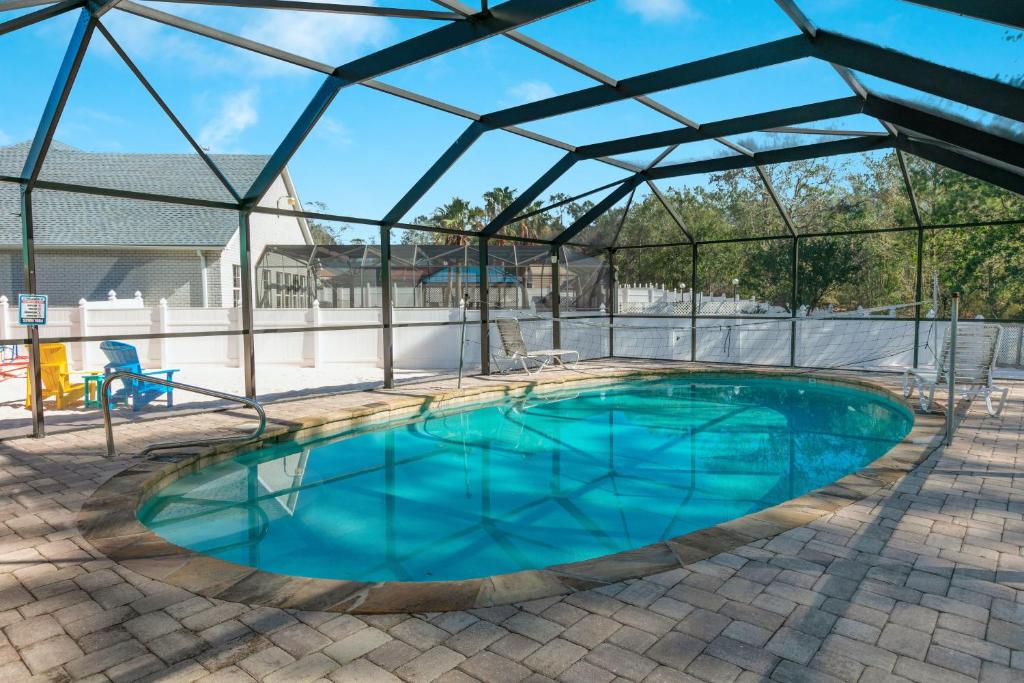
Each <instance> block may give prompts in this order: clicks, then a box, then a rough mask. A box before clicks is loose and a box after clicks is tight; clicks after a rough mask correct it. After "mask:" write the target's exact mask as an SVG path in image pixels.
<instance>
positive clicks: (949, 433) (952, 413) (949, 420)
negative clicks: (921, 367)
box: [946, 292, 960, 446]
mask: <svg viewBox="0 0 1024 683" xmlns="http://www.w3.org/2000/svg"><path fill="white" fill-rule="evenodd" d="M959 318H960V293H959V292H954V293H953V301H952V304H951V308H950V312H949V361H948V362H947V363H946V383H947V389H948V394H949V397H948V398H947V399H946V445H947V446H948V445H949V444H951V443H953V432H954V431H956V427H955V425H954V424H953V420H955V419H956V326H957V322H958V321H959Z"/></svg>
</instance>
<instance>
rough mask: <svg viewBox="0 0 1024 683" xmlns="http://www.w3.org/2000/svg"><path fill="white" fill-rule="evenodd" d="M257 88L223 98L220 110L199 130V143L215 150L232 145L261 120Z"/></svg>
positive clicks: (224, 149) (222, 149)
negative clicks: (257, 109)
mask: <svg viewBox="0 0 1024 683" xmlns="http://www.w3.org/2000/svg"><path fill="white" fill-rule="evenodd" d="M257 94H258V93H257V91H256V89H255V88H250V89H248V90H241V91H239V92H235V93H228V94H227V95H225V96H224V97H223V99H222V100H221V107H220V111H219V112H217V115H216V116H215V117H214V118H213V119H211V120H210V121H207V123H206V125H204V126H203V128H202V130H200V131H199V144H201V145H202V146H204V147H206V148H208V149H210V150H211V151H214V152H223V151H226V150H227V149H229V148H230V147H231V145H232V144H233V143H234V142H235V141H236V140H237V139H238V136H239V135H241V134H242V133H243V132H244V131H245V130H246V129H248V128H251V127H252V126H254V125H256V123H257V122H258V121H259V120H260V117H259V113H258V112H257V111H256V107H255V104H254V102H255V100H256V96H257Z"/></svg>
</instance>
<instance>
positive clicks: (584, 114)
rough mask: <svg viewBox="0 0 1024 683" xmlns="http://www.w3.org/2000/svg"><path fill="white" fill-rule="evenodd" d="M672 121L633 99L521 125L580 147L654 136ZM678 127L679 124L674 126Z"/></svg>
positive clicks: (669, 126) (670, 124)
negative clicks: (595, 143)
mask: <svg viewBox="0 0 1024 683" xmlns="http://www.w3.org/2000/svg"><path fill="white" fill-rule="evenodd" d="M673 124H674V121H673V120H672V119H671V118H669V117H667V116H665V115H664V114H660V113H658V112H656V111H654V110H653V109H651V108H650V107H647V106H644V105H643V104H640V103H639V102H637V101H635V100H630V99H625V100H619V101H618V102H613V103H611V104H606V105H604V106H601V107H591V108H589V109H582V110H580V111H574V112H572V113H569V114H562V115H561V116H554V117H551V118H548V119H542V120H540V121H531V122H530V123H528V124H524V126H523V127H524V128H528V129H530V130H532V131H535V132H537V133H540V134H541V135H548V136H550V137H555V138H559V139H561V140H564V141H566V142H568V143H570V144H573V145H576V146H580V145H586V144H590V143H594V142H603V141H605V140H614V139H618V138H625V137H630V136H632V135H643V134H644V133H654V132H657V131H660V130H665V129H666V128H671V127H673ZM675 125H679V124H675Z"/></svg>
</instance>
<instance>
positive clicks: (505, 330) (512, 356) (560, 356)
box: [494, 318, 580, 375]
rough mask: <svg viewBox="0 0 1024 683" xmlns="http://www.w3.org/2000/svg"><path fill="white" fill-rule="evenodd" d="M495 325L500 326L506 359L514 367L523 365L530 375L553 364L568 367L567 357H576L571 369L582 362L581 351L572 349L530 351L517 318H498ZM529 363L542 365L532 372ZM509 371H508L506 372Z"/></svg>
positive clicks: (499, 334)
mask: <svg viewBox="0 0 1024 683" xmlns="http://www.w3.org/2000/svg"><path fill="white" fill-rule="evenodd" d="M494 323H495V324H496V325H497V326H498V336H499V337H500V338H501V349H502V351H503V352H504V353H505V357H506V358H507V359H508V360H509V361H510V362H511V364H512V365H514V364H515V363H516V362H518V363H519V364H520V365H522V366H523V370H525V371H526V374H528V375H533V374H535V373H538V372H540V371H541V370H543V369H544V368H546V367H547V366H548V365H551V364H552V363H557V364H558V365H562V366H566V363H565V357H566V356H573V357H574V358H573V361H572V366H571V367H576V364H577V363H579V362H580V354H579V351H574V350H572V349H541V350H538V351H530V349H529V348H527V346H526V340H525V339H523V330H522V328H521V327H520V326H519V321H518V320H516V319H515V318H498V319H497V320H495V321H494ZM527 361H534V362H535V363H539V364H540V365H539V366H538V367H537V369H536V370H534V371H531V370H530V365H529V364H528V363H527ZM566 367H569V366H566ZM508 369H510V368H508ZM508 369H506V372H507V370H508Z"/></svg>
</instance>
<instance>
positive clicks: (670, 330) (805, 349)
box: [0, 297, 1022, 371]
mask: <svg viewBox="0 0 1024 683" xmlns="http://www.w3.org/2000/svg"><path fill="white" fill-rule="evenodd" d="M635 303H639V302H635ZM491 315H492V318H497V317H501V316H514V317H520V318H531V319H533V320H531V321H530V322H524V324H523V333H524V336H525V338H526V341H527V344H528V346H530V347H531V348H548V347H550V346H551V344H552V339H551V323H550V321H548V320H544V319H539V320H538V319H537V318H538V315H537V313H535V312H533V311H527V310H521V311H520V310H516V311H503V310H498V311H492V313H491ZM564 315H565V316H571V315H572V313H566V314H564ZM543 317H550V316H543ZM460 320H461V311H460V309H458V308H396V309H395V312H394V322H395V324H396V328H395V330H394V339H393V344H394V358H395V362H394V364H395V367H396V368H399V369H410V370H413V369H438V370H451V369H454V368H456V367H458V364H459V346H460V335H461V331H462V330H461V326H460V325H459V324H458V322H459V321H460ZM467 320H468V324H467V326H466V338H465V347H464V348H465V366H466V368H467V370H472V369H475V368H478V367H479V359H480V326H479V320H480V318H479V311H475V310H471V311H469V312H468V315H467ZM605 322H606V320H605V319H603V318H600V317H598V318H593V319H588V320H586V321H581V324H573V323H571V322H569V321H568V320H567V321H566V323H565V324H563V327H562V341H561V345H562V347H564V348H574V349H578V350H579V351H580V353H581V356H582V357H583V358H594V357H602V356H607V355H608V350H609V349H608V347H609V336H610V331H609V329H608V328H607V327H603V325H604V324H605ZM970 322H971V321H964V323H965V324H970ZM254 323H255V324H254V329H255V330H257V332H258V333H257V334H256V336H255V353H256V358H257V362H258V363H259V364H261V365H262V364H269V365H275V364H277V365H283V366H297V367H311V368H318V367H322V366H324V365H327V364H356V365H362V366H373V367H378V368H379V367H383V357H382V352H381V340H382V333H381V330H380V329H373V328H371V329H356V330H322V331H316V330H306V331H301V332H281V333H273V330H286V329H289V328H303V327H332V326H361V325H369V326H377V325H380V324H381V310H380V309H379V308H378V309H375V308H339V309H334V308H321V307H320V306H319V305H318V304H316V303H315V302H314V305H313V306H312V307H311V308H279V309H257V310H256V311H255V320H254ZM689 324H690V321H689V318H688V316H687V317H682V316H681V317H679V318H670V319H666V318H647V319H645V318H643V317H617V318H616V319H615V328H614V329H615V331H614V343H615V355H617V356H624V357H630V356H631V357H640V358H656V359H664V360H689V359H690V342H691V339H690V333H689ZM406 325H408V326H406ZM697 325H698V334H697V353H696V356H697V360H698V361H706V362H727V363H753V364H765V365H788V364H789V354H790V336H791V321H790V320H789V319H784V320H779V319H777V318H776V319H767V320H765V321H764V322H761V321H758V320H751V319H749V318H698V321H697ZM241 328H242V320H241V311H240V310H239V309H236V308H174V307H170V306H168V305H167V303H166V301H160V302H159V303H158V304H157V305H155V306H153V305H146V304H145V303H144V302H143V301H142V298H141V297H135V298H134V299H128V300H117V299H116V297H115V298H112V299H110V300H109V301H104V302H85V301H83V302H81V303H80V304H79V306H73V307H51V308H50V310H49V320H48V323H47V325H45V326H44V327H42V328H41V329H40V334H41V337H42V338H43V339H44V340H45V339H47V338H49V339H53V338H68V337H71V338H77V337H103V338H110V339H125V340H126V341H128V342H129V343H131V344H133V345H134V346H136V348H137V349H138V351H139V358H140V360H141V361H142V364H143V366H145V367H180V366H184V365H199V366H203V365H206V366H217V367H238V366H239V363H240V358H241V347H242V336H241V335H230V334H225V333H230V332H232V331H236V330H240V329H241ZM630 328H636V329H635V330H633V329H630ZM795 328H796V332H797V345H796V350H797V364H798V365H802V366H811V367H861V368H896V367H902V366H907V365H910V364H911V362H912V360H913V334H914V331H913V330H914V323H913V321H911V320H902V319H900V320H897V319H893V318H889V319H885V318H882V319H878V320H864V319H860V320H856V319H852V320H836V319H825V320H814V319H812V318H802V319H801V318H798V319H797V322H796V324H795ZM945 329H946V324H945V323H942V322H935V323H933V322H931V321H922V323H921V331H920V339H919V344H918V346H919V358H920V362H921V364H924V365H928V364H931V361H932V354H933V352H934V351H935V349H936V347H938V346H940V345H941V343H942V338H943V335H944V334H945ZM1003 330H1004V332H1003V343H1002V346H1001V348H1000V356H999V360H998V364H999V365H1000V366H1002V367H1004V368H1013V367H1020V364H1021V346H1022V332H1021V331H1022V328H1021V326H1020V325H1003ZM194 332H212V333H215V334H214V335H212V336H203V337H191V338H189V337H183V338H171V339H132V337H133V336H138V335H155V334H177V333H194ZM929 333H930V334H929ZM0 335H2V336H3V338H8V339H11V338H24V337H25V336H27V335H26V332H25V330H24V329H23V328H22V327H21V326H19V325H18V322H17V310H16V307H13V306H11V305H10V303H9V302H8V301H7V299H6V297H0ZM490 343H491V351H492V353H493V354H498V352H499V347H500V342H499V339H498V335H497V331H496V330H495V329H494V328H493V327H492V328H491V334H490ZM99 344H100V343H99V342H71V343H69V344H68V354H69V362H70V363H71V367H72V369H74V370H76V371H85V370H89V371H92V370H95V369H97V368H99V367H102V366H103V364H104V363H105V362H106V361H105V357H104V354H103V352H102V351H101V350H100V348H99Z"/></svg>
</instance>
